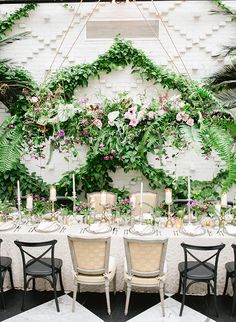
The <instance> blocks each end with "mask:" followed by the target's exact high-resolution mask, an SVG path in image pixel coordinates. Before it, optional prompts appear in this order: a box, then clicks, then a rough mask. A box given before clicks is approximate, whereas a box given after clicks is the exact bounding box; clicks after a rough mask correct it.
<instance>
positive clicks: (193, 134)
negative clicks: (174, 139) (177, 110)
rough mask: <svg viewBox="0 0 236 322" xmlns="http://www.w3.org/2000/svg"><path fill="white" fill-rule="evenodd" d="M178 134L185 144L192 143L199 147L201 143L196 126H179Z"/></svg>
mask: <svg viewBox="0 0 236 322" xmlns="http://www.w3.org/2000/svg"><path fill="white" fill-rule="evenodd" d="M180 133H181V136H182V138H183V139H184V140H185V141H186V143H194V144H195V146H197V147H199V145H200V143H201V137H200V131H199V129H198V128H197V127H196V126H188V125H181V126H180Z"/></svg>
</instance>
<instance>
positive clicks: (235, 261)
mask: <svg viewBox="0 0 236 322" xmlns="http://www.w3.org/2000/svg"><path fill="white" fill-rule="evenodd" d="M231 247H232V248H233V251H234V271H235V272H236V244H232V245H231Z"/></svg>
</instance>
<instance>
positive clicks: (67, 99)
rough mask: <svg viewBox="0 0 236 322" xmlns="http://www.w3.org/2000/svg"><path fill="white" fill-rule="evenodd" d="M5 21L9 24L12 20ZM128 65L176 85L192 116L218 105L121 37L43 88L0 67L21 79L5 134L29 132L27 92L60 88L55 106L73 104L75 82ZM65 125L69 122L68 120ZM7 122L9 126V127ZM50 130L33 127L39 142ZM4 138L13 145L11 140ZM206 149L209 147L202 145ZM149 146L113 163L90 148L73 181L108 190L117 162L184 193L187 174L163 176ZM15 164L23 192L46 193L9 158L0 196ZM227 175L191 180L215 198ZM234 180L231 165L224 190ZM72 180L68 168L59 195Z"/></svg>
mask: <svg viewBox="0 0 236 322" xmlns="http://www.w3.org/2000/svg"><path fill="white" fill-rule="evenodd" d="M31 9H33V8H31ZM31 9H30V10H31ZM12 21H13V20H12ZM8 26H10V24H9V25H8ZM128 65H131V68H132V73H139V75H141V77H143V78H145V79H146V80H152V81H154V83H160V84H162V85H163V86H164V87H166V88H170V89H178V90H179V91H180V92H181V94H182V99H184V100H185V101H186V102H187V104H189V111H190V110H192V111H193V110H194V117H195V118H196V117H197V114H198V113H199V112H201V111H202V107H203V105H204V112H206V113H208V112H210V111H211V110H212V108H213V107H214V106H216V105H217V104H218V101H217V100H216V99H215V98H214V96H213V95H212V93H211V92H210V91H207V90H206V89H205V88H203V87H201V86H199V84H198V83H197V82H195V81H191V80H189V79H187V78H186V77H184V76H182V75H176V74H175V73H172V72H169V71H168V70H167V69H166V68H164V67H161V66H157V65H156V64H154V63H153V62H152V61H151V60H150V59H148V58H147V57H146V55H145V54H144V53H143V52H142V51H140V50H137V49H135V48H134V47H133V46H132V44H131V42H128V41H123V40H121V39H119V38H117V39H116V40H115V43H114V45H113V46H112V47H111V48H110V49H109V51H108V52H107V53H105V54H104V55H101V56H99V58H98V59H97V60H96V61H95V62H94V63H92V64H85V65H81V66H74V67H70V68H65V69H63V70H60V71H59V72H57V73H56V74H54V76H53V77H52V78H51V79H50V80H49V81H48V82H47V83H46V84H45V85H44V86H43V87H42V88H39V87H38V86H37V84H35V83H34V82H33V81H32V79H31V77H30V76H29V74H28V73H26V72H25V71H23V70H22V69H21V70H19V69H14V68H8V67H6V66H2V68H1V69H0V77H1V75H3V78H4V77H6V76H7V78H9V79H10V80H24V81H25V84H24V85H25V88H24V91H23V92H21V93H18V95H16V97H15V98H14V99H13V100H12V101H11V104H8V106H9V111H10V112H11V114H12V115H13V116H14V118H11V119H10V120H8V129H9V133H10V132H11V133H10V134H11V135H12V134H13V133H12V132H15V131H18V130H20V129H22V131H23V132H22V135H23V136H24V137H27V135H28V134H29V132H27V131H26V129H27V127H26V128H24V126H23V127H22V123H23V124H24V123H25V122H27V121H28V120H29V114H28V113H30V111H31V110H32V104H31V103H32V102H31V103H30V102H29V99H28V98H27V96H29V95H31V96H32V95H40V96H41V97H42V98H44V99H42V101H41V102H40V103H41V104H44V103H45V102H46V101H47V99H48V94H49V93H52V94H53V95H55V96H57V92H59V94H60V95H59V96H60V100H59V102H57V103H56V105H55V106H54V107H57V104H58V103H63V104H65V103H71V102H72V98H73V94H74V90H75V88H76V87H77V86H88V82H89V78H90V77H99V74H100V73H102V72H106V73H109V72H111V71H112V70H115V69H116V68H118V67H120V66H121V67H126V66H128ZM5 67H6V68H5ZM32 89H33V90H34V91H35V92H34V94H33V93H32ZM22 94H23V95H22ZM22 107H23V109H22ZM34 125H35V124H34ZM64 125H66V124H63V126H64ZM68 125H69V126H70V124H68ZM205 125H206V124H205ZM211 125H212V124H211V123H208V124H207V125H206V127H207V126H211ZM9 126H13V128H12V127H9ZM37 126H38V125H37ZM57 128H60V124H58V126H57ZM5 130H6V127H4V126H3V127H2V131H3V132H4V131H5ZM51 131H53V132H55V128H51V129H50V128H49V132H48V133H46V134H45V133H44V132H43V131H39V130H38V131H37V132H36V136H37V137H38V141H39V142H38V143H40V140H45V138H49V137H50V136H51V135H52V132H51ZM217 133H218V132H217ZM0 134H1V133H0ZM149 134H150V133H149ZM210 134H211V133H207V135H208V136H209V135H210ZM213 134H215V133H213ZM221 134H222V136H223V137H224V139H225V140H226V141H223V143H225V142H227V143H228V142H229V137H228V136H227V133H226V132H221ZM11 135H10V137H11ZM191 135H192V134H191ZM222 136H220V137H219V140H220V141H217V142H215V143H216V144H215V147H216V145H217V144H218V150H220V151H221V149H222V142H221V141H222V140H221V139H222ZM13 137H14V136H13ZM2 138H3V136H2ZM97 138H98V141H99V140H100V139H101V137H97ZM150 139H151V137H150V136H149V137H147V136H144V138H143V142H142V141H141V142H140V143H141V146H142V147H144V146H145V143H146V140H149V141H150ZM0 141H1V136H0ZM2 142H3V141H2ZM8 143H10V144H11V143H12V142H11V140H10V141H9V142H8ZM35 143H36V142H35ZM208 143H209V149H211V148H210V145H211V144H210V142H208ZM3 145H4V147H5V151H6V150H7V149H6V147H7V145H8V144H7V143H6V142H4V144H3ZM226 146H227V148H226V149H225V150H224V153H223V154H224V156H225V153H229V152H230V157H229V158H228V159H227V161H229V162H228V166H229V168H230V167H232V163H233V162H234V160H235V159H234V154H232V153H231V151H230V150H229V149H230V145H228V144H226ZM150 147H151V148H152V146H149V148H150ZM139 148H140V147H139ZM205 148H206V149H207V147H206V146H205ZM147 151H148V150H147V149H146V148H144V149H143V151H142V150H140V149H139V151H138V152H139V153H137V154H136V155H135V162H133V163H132V162H131V163H128V162H124V160H122V161H121V160H120V159H118V158H117V159H116V158H114V159H113V160H112V162H107V161H106V162H105V160H104V155H103V154H99V153H94V152H95V150H94V149H92V150H91V153H89V155H88V159H87V165H86V166H84V167H82V168H80V169H78V170H77V171H76V178H77V182H78V183H79V187H80V189H81V190H83V191H87V192H88V191H94V190H100V189H102V188H103V189H107V190H114V188H113V187H112V186H111V178H110V177H109V173H108V172H109V171H115V170H116V167H117V166H121V167H123V168H124V170H125V171H129V170H138V171H141V172H142V173H143V174H144V175H145V176H146V177H147V179H149V181H150V186H151V187H152V188H153V189H157V188H160V187H163V186H172V187H173V188H174V193H175V196H176V197H185V190H186V184H187V183H186V179H185V178H179V179H178V180H176V181H175V180H173V178H172V177H171V176H168V175H166V174H165V172H164V171H163V170H160V169H158V170H156V169H153V168H152V167H150V165H149V164H148V163H147V161H146V153H147ZM220 151H218V152H220ZM129 152H130V151H129ZM131 158H132V153H131ZM6 159H7V157H6ZM6 159H5V160H6ZM13 159H14V157H13ZM133 160H134V155H133ZM0 161H1V160H0ZM130 161H131V159H130ZM0 163H1V162H0ZM17 167H20V168H21V177H23V182H24V181H25V182H26V183H27V184H26V185H25V186H24V184H23V192H24V191H25V192H27V191H31V192H33V193H35V192H37V193H41V194H45V193H46V191H47V190H48V185H47V184H45V183H43V181H42V179H40V178H37V177H36V176H35V175H33V177H30V176H29V174H28V171H27V170H26V168H25V166H23V165H19V163H17V162H15V163H13V166H12V171H9V170H4V172H3V176H4V180H6V181H5V183H7V181H8V180H9V178H11V182H12V185H9V182H8V183H7V184H6V185H5V187H8V188H7V189H5V190H4V189H2V188H1V187H3V184H4V180H3V184H2V185H0V198H3V196H4V197H8V196H11V197H12V194H13V192H14V187H15V184H16V180H17V178H19V174H20V171H16V172H15V175H14V170H16V169H17ZM226 176H227V172H225V173H224V174H222V173H220V174H219V175H218V176H217V177H216V178H215V179H214V180H213V181H212V182H211V183H209V182H201V183H199V182H197V181H195V182H194V184H193V185H194V187H195V188H196V189H197V188H198V189H199V190H201V188H202V187H205V188H206V189H205V190H204V191H205V195H204V196H205V197H213V195H215V196H216V195H217V193H216V192H214V191H213V189H214V188H213V187H214V186H215V185H218V184H219V183H220V182H221V181H222V180H223V179H225V178H226ZM232 182H235V168H233V169H231V177H230V180H228V183H227V185H226V189H228V188H229V186H230V185H232ZM71 185H72V183H71V173H68V174H67V175H65V176H64V177H63V178H62V179H61V180H60V182H59V183H58V188H59V191H61V194H65V193H68V194H70V193H71V191H70V190H71ZM212 188H213V189H212ZM207 189H208V190H207ZM196 191H198V190H196ZM196 193H197V192H196Z"/></svg>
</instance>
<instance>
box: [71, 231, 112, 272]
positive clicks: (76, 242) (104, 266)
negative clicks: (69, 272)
mask: <svg viewBox="0 0 236 322" xmlns="http://www.w3.org/2000/svg"><path fill="white" fill-rule="evenodd" d="M68 242H69V246H70V252H71V258H72V263H73V268H74V271H75V272H76V273H77V274H86V275H100V274H106V273H108V270H109V268H108V266H109V254H110V243H111V237H104V238H80V237H74V236H68Z"/></svg>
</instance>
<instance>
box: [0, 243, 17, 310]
mask: <svg viewBox="0 0 236 322" xmlns="http://www.w3.org/2000/svg"><path fill="white" fill-rule="evenodd" d="M1 245H2V239H0V247H1ZM11 264H12V259H11V258H10V257H6V256H0V296H1V302H2V307H3V309H4V310H5V309H6V306H5V301H4V295H3V284H4V279H5V275H6V273H7V272H8V273H9V276H10V282H11V288H12V289H14V283H13V277H12V269H11Z"/></svg>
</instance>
